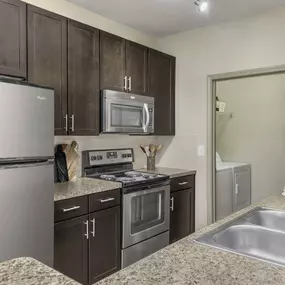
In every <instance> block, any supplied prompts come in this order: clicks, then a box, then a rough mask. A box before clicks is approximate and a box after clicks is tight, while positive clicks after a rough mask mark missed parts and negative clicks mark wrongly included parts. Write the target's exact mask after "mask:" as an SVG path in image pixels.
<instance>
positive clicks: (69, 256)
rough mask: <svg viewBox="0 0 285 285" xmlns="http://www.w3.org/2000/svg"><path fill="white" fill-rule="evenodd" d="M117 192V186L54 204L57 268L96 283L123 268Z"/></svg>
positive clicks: (70, 275)
mask: <svg viewBox="0 0 285 285" xmlns="http://www.w3.org/2000/svg"><path fill="white" fill-rule="evenodd" d="M118 195H120V190H119V189H116V190H112V191H106V192H101V193H96V194H93V195H89V196H82V197H76V198H72V199H67V200H63V201H58V202H56V203H55V222H56V223H55V226H54V268H55V269H57V270H58V271H59V272H62V273H64V274H65V275H67V276H69V277H71V278H73V279H75V280H77V281H79V282H80V283H82V284H94V283H95V282H97V281H99V280H100V279H102V278H104V277H107V276H108V275H110V274H112V273H114V272H116V271H118V270H119V269H120V268H121V238H120V236H121V218H120V211H121V209H120V203H121V201H120V199H118ZM88 205H89V206H88ZM86 212H87V214H85V213H86ZM76 215H77V217H75V216H76ZM71 217H72V218H71ZM57 221H59V222H57Z"/></svg>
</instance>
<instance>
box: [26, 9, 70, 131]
mask: <svg viewBox="0 0 285 285" xmlns="http://www.w3.org/2000/svg"><path fill="white" fill-rule="evenodd" d="M28 80H29V81H30V82H32V83H35V84H39V85H43V86H48V87H51V88H54V90H55V97H54V101H55V110H54V112H55V134H56V135H65V134H67V119H68V118H67V19H66V18H64V17H62V16H59V15H57V14H54V13H51V12H49V11H46V10H43V9H40V8H37V7H34V6H30V5H29V6H28Z"/></svg>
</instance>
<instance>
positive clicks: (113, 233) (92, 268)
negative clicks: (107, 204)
mask: <svg viewBox="0 0 285 285" xmlns="http://www.w3.org/2000/svg"><path fill="white" fill-rule="evenodd" d="M89 218H90V222H91V236H90V240H89V284H94V283H95V282H97V281H99V280H100V279H102V278H104V277H107V276H108V275H110V274H112V273H114V272H116V271H118V270H120V267H121V266H120V264H121V261H120V245H121V242H120V207H115V208H111V209H107V210H103V211H99V212H96V213H94V214H91V215H90V216H89Z"/></svg>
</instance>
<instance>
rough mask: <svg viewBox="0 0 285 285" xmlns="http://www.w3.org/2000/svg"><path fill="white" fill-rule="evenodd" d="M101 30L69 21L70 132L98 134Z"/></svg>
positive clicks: (74, 133)
mask: <svg viewBox="0 0 285 285" xmlns="http://www.w3.org/2000/svg"><path fill="white" fill-rule="evenodd" d="M99 96H100V89H99V30H97V29H95V28H93V27H90V26H87V25H84V24H82V23H79V22H75V21H73V20H68V114H69V134H71V135H99V131H100V130H99V114H100V106H99V104H100V103H99V102H100V97H99Z"/></svg>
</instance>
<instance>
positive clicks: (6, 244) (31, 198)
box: [0, 163, 54, 266]
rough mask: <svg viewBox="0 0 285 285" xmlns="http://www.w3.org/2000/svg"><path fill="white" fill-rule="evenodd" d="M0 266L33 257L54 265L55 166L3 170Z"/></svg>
mask: <svg viewBox="0 0 285 285" xmlns="http://www.w3.org/2000/svg"><path fill="white" fill-rule="evenodd" d="M0 181H1V183H0V193H1V198H0V230H1V234H0V262H2V261H5V260H8V259H12V258H16V257H20V256H26V257H33V258H35V259H37V260H39V261H41V262H43V263H45V264H47V265H49V266H52V265H53V222H54V201H53V196H54V182H53V164H52V163H41V164H34V165H24V166H23V167H19V166H9V168H0Z"/></svg>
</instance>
